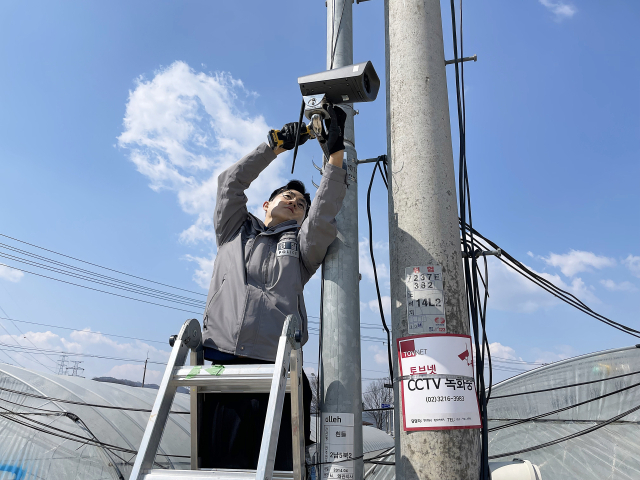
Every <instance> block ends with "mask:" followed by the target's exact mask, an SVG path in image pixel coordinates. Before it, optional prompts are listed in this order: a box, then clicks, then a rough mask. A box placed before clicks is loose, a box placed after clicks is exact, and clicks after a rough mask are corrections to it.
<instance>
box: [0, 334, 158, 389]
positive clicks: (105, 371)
mask: <svg viewBox="0 0 640 480" xmlns="http://www.w3.org/2000/svg"><path fill="white" fill-rule="evenodd" d="M5 326H6V325H5ZM0 343H3V344H6V345H13V347H2V348H3V351H4V352H6V353H7V354H8V355H3V356H2V358H0V361H3V362H4V361H7V360H8V358H11V359H13V362H12V363H16V364H19V365H21V366H23V367H25V368H28V369H32V370H36V371H45V372H47V373H57V372H58V365H57V364H58V362H59V360H60V359H61V353H62V352H67V353H69V354H70V355H68V357H67V366H70V361H72V360H79V361H81V362H82V363H81V364H80V367H81V368H84V369H85V370H84V372H82V373H81V375H83V376H86V377H87V378H92V377H97V376H113V377H116V378H126V379H128V380H136V381H141V380H142V370H143V366H144V358H145V357H146V355H147V354H148V356H149V361H150V363H149V365H148V367H147V378H149V379H150V380H149V381H150V382H151V381H152V380H153V382H155V383H158V382H157V381H156V380H159V378H156V377H157V375H156V374H155V373H151V374H149V371H150V370H151V371H156V372H159V373H158V375H161V374H162V372H163V371H164V365H162V363H164V362H166V361H167V359H168V358H169V354H170V352H168V351H165V350H160V349H158V348H157V347H155V346H153V345H149V344H148V343H146V342H143V341H140V340H131V341H127V342H119V341H116V340H114V339H113V338H110V337H107V336H105V335H103V334H101V333H99V332H94V331H91V330H90V329H85V330H81V331H72V332H71V333H70V334H69V336H68V337H63V336H60V335H58V334H56V333H53V332H50V331H46V332H32V331H28V332H25V333H23V334H22V335H9V334H5V335H0ZM20 347H22V348H20ZM55 352H60V353H55ZM73 354H90V355H99V356H104V357H117V358H123V359H131V360H140V362H139V363H137V364H136V363H135V362H130V361H129V362H127V361H125V363H124V364H123V363H122V362H123V360H110V359H106V358H96V357H83V356H80V355H75V356H74V355H73ZM153 362H158V363H153ZM149 375H151V377H149ZM154 375H156V377H154Z"/></svg>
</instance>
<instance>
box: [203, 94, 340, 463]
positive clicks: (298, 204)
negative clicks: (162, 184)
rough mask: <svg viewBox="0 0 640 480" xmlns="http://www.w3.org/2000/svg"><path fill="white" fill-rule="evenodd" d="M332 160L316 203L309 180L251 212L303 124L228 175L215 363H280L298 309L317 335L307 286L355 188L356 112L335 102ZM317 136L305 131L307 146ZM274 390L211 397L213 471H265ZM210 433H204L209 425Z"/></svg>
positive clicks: (214, 281)
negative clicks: (349, 131)
mask: <svg viewBox="0 0 640 480" xmlns="http://www.w3.org/2000/svg"><path fill="white" fill-rule="evenodd" d="M328 110H329V113H330V115H331V120H327V122H326V124H327V127H328V136H327V147H328V150H329V153H330V157H329V161H328V163H327V165H325V167H324V171H323V176H322V180H321V182H320V187H319V188H318V191H317V193H316V197H315V199H314V201H313V202H311V198H310V196H309V194H308V193H306V190H305V187H304V185H303V184H302V182H299V181H297V180H292V181H290V182H289V183H287V185H284V186H283V187H281V188H278V189H277V190H275V191H274V192H273V193H272V194H271V196H270V197H269V200H268V201H266V202H264V204H263V206H262V208H263V210H264V212H265V218H264V222H263V221H262V220H260V219H259V218H257V217H256V216H254V215H252V214H251V213H249V211H248V210H247V206H246V205H247V197H246V196H245V194H244V191H245V190H246V189H247V188H249V185H250V184H251V182H252V181H253V180H255V179H256V178H257V177H258V175H259V174H260V173H261V172H262V171H263V170H264V169H265V168H266V167H267V166H268V165H269V164H270V163H271V162H272V161H273V160H274V159H275V158H276V156H277V155H279V154H280V153H282V152H284V151H285V150H290V149H292V148H293V147H294V144H295V139H296V135H297V124H295V123H289V124H287V125H285V126H284V127H283V129H282V130H281V132H280V135H281V139H283V140H284V144H283V145H282V147H278V148H276V149H275V150H272V149H271V148H270V147H269V146H268V145H267V144H265V143H263V144H261V145H260V146H259V147H258V148H256V149H255V150H254V151H253V152H251V153H249V154H248V155H247V156H245V157H243V158H242V159H241V160H240V161H238V162H237V163H236V164H234V165H233V166H231V167H230V168H228V169H227V170H226V171H224V172H223V173H222V174H221V175H220V176H219V177H218V193H217V201H216V210H215V213H214V217H213V221H214V226H215V231H216V242H217V244H218V254H217V256H216V261H215V264H214V268H213V276H212V278H211V285H210V287H209V295H208V297H207V307H206V310H205V313H204V320H203V342H204V347H205V359H206V360H211V361H212V362H213V363H219V364H238V363H246V364H254V363H273V362H274V361H275V357H276V351H277V345H278V340H279V338H280V335H281V333H282V326H283V323H284V320H285V318H286V316H287V315H290V314H294V313H296V314H298V316H299V317H300V319H301V322H302V328H301V333H302V343H303V344H304V343H306V341H307V340H308V338H309V334H308V331H307V314H306V310H305V305H304V297H303V294H302V292H303V288H304V285H305V284H306V283H307V282H308V281H309V279H310V278H311V277H312V276H313V274H314V273H315V272H316V270H317V269H318V267H319V266H320V265H321V264H322V261H323V260H324V257H325V255H326V252H327V248H328V247H329V245H330V244H331V242H333V240H334V239H335V237H336V234H337V231H336V227H335V216H336V215H337V214H338V212H339V211H340V207H341V206H342V200H343V198H344V196H345V193H346V180H345V177H346V171H345V170H343V168H342V164H343V154H344V122H345V119H346V114H345V113H344V111H343V110H342V109H340V108H337V107H336V108H333V107H330V108H329V109H328ZM307 139H308V135H304V136H300V139H299V143H300V144H303V143H305V142H306V141H307ZM303 398H304V406H305V412H304V413H305V439H306V441H307V443H309V442H310V439H309V436H310V412H309V409H310V404H311V388H310V386H309V381H308V379H307V377H306V375H304V372H303ZM267 401H268V394H242V395H239V394H225V395H208V396H205V405H204V409H203V412H204V415H203V427H205V428H208V427H210V431H208V433H206V434H204V433H203V435H201V444H200V451H201V452H202V458H203V463H202V467H203V468H245V469H247V468H256V464H257V460H258V456H259V450H260V440H261V436H262V428H263V424H264V417H265V415H266V407H267ZM290 421H291V411H290V402H289V401H288V400H286V399H285V403H284V409H283V412H282V422H281V429H280V437H279V441H278V451H277V454H276V463H275V469H276V470H291V469H292V462H293V455H292V446H291V445H292V443H291V427H290ZM203 432H204V431H203Z"/></svg>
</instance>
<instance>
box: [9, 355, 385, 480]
mask: <svg viewBox="0 0 640 480" xmlns="http://www.w3.org/2000/svg"><path fill="white" fill-rule="evenodd" d="M7 390H14V391H18V392H24V393H29V394H34V395H38V396H45V397H51V398H58V399H62V400H71V401H74V402H81V403H91V404H97V405H110V406H115V407H127V408H141V409H147V410H150V409H151V407H152V406H153V402H154V401H155V398H156V394H157V390H152V389H147V388H144V389H143V388H135V387H128V386H126V385H119V384H114V383H102V382H96V381H93V380H88V379H85V378H80V377H70V376H65V375H53V374H46V373H39V372H34V371H31V370H27V369H24V368H19V367H15V366H11V365H7V364H2V363H0V480H32V479H48V480H59V479H64V480H94V479H100V480H102V479H105V480H106V479H109V480H111V479H120V478H122V479H128V478H129V474H130V472H131V467H132V466H133V462H134V461H135V456H134V454H133V453H124V452H120V451H117V450H116V449H113V448H108V447H101V446H96V445H91V444H87V443H86V442H84V441H82V439H81V438H77V437H76V438H74V437H73V435H79V436H81V437H82V438H94V437H93V436H95V438H97V439H98V440H99V441H100V442H101V443H106V444H110V445H114V446H116V447H120V448H123V449H127V450H132V451H137V450H138V447H139V445H140V442H141V440H142V435H143V433H144V428H145V426H146V423H147V420H148V418H149V413H147V412H131V411H124V410H118V409H105V408H96V407H89V406H86V405H74V404H69V403H63V402H56V401H52V400H45V399H41V398H34V397H29V396H25V395H21V394H20V393H13V392H9V391H7ZM189 406H190V405H189V396H188V395H185V394H182V393H177V394H176V399H175V401H174V404H173V407H172V410H175V411H183V412H188V411H189ZM65 412H69V413H72V414H75V415H77V416H78V417H79V418H80V419H81V420H82V422H83V423H84V425H86V427H88V430H89V431H87V430H85V429H84V425H83V424H82V423H78V422H75V421H74V420H73V419H72V418H70V417H68V416H65V415H64V413H65ZM18 414H19V415H18ZM36 422H39V423H36ZM311 423H312V438H315V422H314V421H312V422H311ZM56 429H57V430H56ZM41 430H46V431H47V432H48V433H45V432H43V431H41ZM53 434H59V435H63V436H65V437H72V439H68V438H61V437H59V436H55V435H53ZM363 443H364V445H363V447H364V451H365V453H368V452H373V451H379V450H382V449H389V448H391V447H393V438H391V437H390V436H389V435H387V434H386V433H384V432H382V431H381V430H377V429H375V428H372V427H366V426H365V427H363ZM163 454H171V455H184V456H189V455H190V436H189V415H178V414H173V415H171V416H170V417H169V422H168V423H167V427H166V429H165V432H164V434H163V438H162V442H161V444H160V450H159V452H158V455H157V456H156V462H157V464H156V468H157V467H163V468H175V469H179V470H187V469H189V468H190V466H189V458H180V457H168V456H166V455H163Z"/></svg>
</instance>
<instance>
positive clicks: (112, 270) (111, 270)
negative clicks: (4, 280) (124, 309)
mask: <svg viewBox="0 0 640 480" xmlns="http://www.w3.org/2000/svg"><path fill="white" fill-rule="evenodd" d="M0 236H2V237H5V238H9V239H11V240H14V241H16V242H20V243H23V244H25V245H29V246H30V247H35V248H39V249H40V250H44V251H45V252H50V253H55V254H56V255H60V256H61V257H65V258H70V259H71V260H76V261H77V262H82V263H86V264H87V265H92V266H94V267H98V268H103V269H105V270H109V271H110V272H115V273H119V274H121V275H126V276H127V277H132V278H137V279H138V280H144V281H145V282H150V283H155V284H156V285H162V286H163V287H169V288H173V289H175V290H182V291H183V292H189V293H195V294H196V295H202V296H204V297H206V296H207V295H206V294H204V293H202V292H194V291H192V290H186V289H184V288H179V287H174V286H172V285H167V284H166V283H160V282H156V281H154V280H149V279H147V278H143V277H138V276H136V275H131V274H129V273H125V272H121V271H119V270H114V269H112V268H107V267H103V266H102V265H98V264H97V263H91V262H87V261H85V260H80V259H79V258H76V257H72V256H70V255H65V254H64V253H60V252H56V251H55V250H49V249H48V248H44V247H40V246H38V245H34V244H33V243H29V242H25V241H23V240H19V239H17V238H14V237H10V236H9V235H4V234H3V233H0Z"/></svg>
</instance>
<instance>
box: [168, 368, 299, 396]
mask: <svg viewBox="0 0 640 480" xmlns="http://www.w3.org/2000/svg"><path fill="white" fill-rule="evenodd" d="M208 369H209V370H211V372H213V373H210V372H208V371H207V370H208ZM273 370H274V366H273V365H269V364H266V365H226V366H225V367H224V369H222V370H220V369H216V368H213V369H211V367H207V366H202V367H200V368H198V367H176V368H174V369H173V375H172V377H171V380H170V382H169V385H170V386H171V387H198V392H199V393H213V392H221V393H232V392H233V393H245V392H247V393H249V392H250V393H268V392H269V391H270V390H271V381H272V379H273ZM290 391H291V388H290V381H289V374H288V373H287V385H286V392H290Z"/></svg>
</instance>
